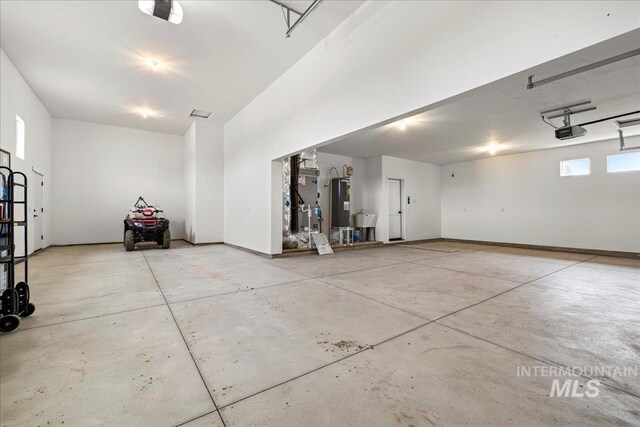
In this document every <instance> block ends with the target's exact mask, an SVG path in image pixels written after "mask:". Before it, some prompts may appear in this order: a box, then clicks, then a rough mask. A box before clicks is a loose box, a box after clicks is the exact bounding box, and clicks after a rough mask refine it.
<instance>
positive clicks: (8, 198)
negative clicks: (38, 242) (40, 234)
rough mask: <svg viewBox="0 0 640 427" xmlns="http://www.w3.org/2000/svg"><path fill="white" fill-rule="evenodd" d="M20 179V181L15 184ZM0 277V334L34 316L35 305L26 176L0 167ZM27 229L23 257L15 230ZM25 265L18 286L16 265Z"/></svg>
mask: <svg viewBox="0 0 640 427" xmlns="http://www.w3.org/2000/svg"><path fill="white" fill-rule="evenodd" d="M16 178H17V181H16ZM0 180H1V182H0V184H1V188H2V192H1V194H0V208H1V215H0V268H1V269H2V270H1V271H0V274H2V279H3V282H4V283H3V284H2V285H3V286H2V287H3V289H1V290H2V293H1V294H0V332H12V331H14V330H16V329H17V328H18V326H20V317H28V316H30V315H32V314H33V312H34V311H35V309H36V306H35V305H34V304H33V303H30V302H29V298H30V292H29V285H28V284H27V282H28V278H29V256H28V244H29V233H28V229H29V227H28V223H27V212H28V210H27V194H28V191H27V176H26V175H25V174H23V173H22V172H14V171H13V170H11V169H10V168H8V167H6V166H0ZM16 188H19V189H21V190H22V191H21V193H22V200H16ZM16 205H18V206H23V208H22V213H23V214H22V218H21V219H16ZM16 227H23V228H24V233H23V234H24V255H16V245H15V234H16V233H15V229H16ZM22 263H24V281H21V282H18V283H17V284H16V265H18V264H22Z"/></svg>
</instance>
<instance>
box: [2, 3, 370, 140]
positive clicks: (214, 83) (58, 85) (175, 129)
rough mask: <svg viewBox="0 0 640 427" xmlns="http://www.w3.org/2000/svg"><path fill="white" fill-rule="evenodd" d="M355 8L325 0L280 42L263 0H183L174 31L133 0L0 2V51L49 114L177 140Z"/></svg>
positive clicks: (234, 109) (246, 96) (220, 119)
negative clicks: (195, 115) (197, 116)
mask: <svg viewBox="0 0 640 427" xmlns="http://www.w3.org/2000/svg"><path fill="white" fill-rule="evenodd" d="M283 3H286V4H287V5H288V6H291V7H293V8H295V9H297V10H300V11H304V10H305V9H306V8H307V7H308V5H309V4H311V1H288V2H283ZM362 3H363V1H326V2H323V3H322V4H321V5H320V6H319V7H318V8H317V9H316V10H315V11H314V12H313V13H312V14H311V15H310V16H309V17H308V18H307V20H305V21H304V22H303V23H302V24H301V25H300V26H299V27H298V28H297V29H296V30H295V31H294V33H293V34H292V36H291V38H288V39H285V37H284V34H285V31H286V25H285V22H284V19H283V13H282V10H281V8H280V7H279V6H278V5H276V4H273V3H271V2H269V1H267V0H255V1H183V0H180V4H181V5H182V8H183V10H184V20H183V22H182V23H181V24H179V25H174V24H171V23H168V22H165V21H162V20H161V19H158V18H155V17H151V16H148V15H145V14H143V13H142V12H141V11H140V10H139V9H138V2H137V1H111V0H107V1H22V0H21V1H6V0H3V1H1V2H0V46H1V47H2V49H3V50H4V51H5V53H6V54H7V56H8V57H9V58H10V59H11V61H12V62H13V63H14V64H15V66H16V68H18V70H19V71H20V72H21V74H22V75H23V77H24V78H25V80H26V81H27V83H28V84H29V85H30V86H31V88H32V89H33V90H34V92H35V93H36V94H37V95H38V97H39V98H40V100H41V101H42V102H43V104H44V105H45V107H46V108H47V110H48V111H49V112H50V113H51V114H52V115H53V116H54V117H60V118H70V119H76V120H82V121H89V122H96V123H105V124H111V125H117V126H124V127H131V128H138V129H147V130H154V131H160V132H167V133H174V134H183V133H184V132H185V131H186V129H187V128H188V127H189V126H190V124H191V122H192V120H193V119H190V118H189V114H190V113H191V111H192V110H193V109H194V108H197V109H200V110H206V111H209V112H211V113H212V116H211V119H210V120H213V121H214V122H216V123H218V124H224V123H225V122H226V121H228V120H229V119H230V118H232V117H233V116H234V115H235V114H236V113H238V112H239V111H240V110H241V109H242V108H243V107H244V106H245V105H247V104H248V103H249V102H250V101H251V100H252V99H253V98H255V97H256V96H257V95H258V94H259V93H260V92H262V91H263V90H264V89H265V88H266V87H268V86H269V85H270V84H271V83H272V82H273V81H275V80H276V79H277V78H278V77H279V76H280V75H281V74H282V73H283V72H284V71H286V70H287V69H288V68H289V67H291V66H292V65H293V64H294V63H295V62H296V61H297V60H298V59H300V58H301V57H302V56H303V55H304V54H305V53H306V52H308V51H309V50H310V49H312V48H313V47H314V46H315V45H316V44H317V43H318V42H320V41H321V40H322V39H323V38H324V37H325V36H326V35H327V34H328V33H329V32H331V31H332V30H333V29H334V28H335V27H337V26H338V25H339V24H340V23H341V22H342V21H344V20H345V19H346V18H347V17H348V16H349V15H350V14H351V13H352V12H353V11H354V10H355V9H357V8H358V7H359V6H360V5H361V4H362ZM149 60H155V61H158V62H160V64H161V68H160V69H159V70H157V71H153V69H152V67H151V66H150V64H149V62H148V61H149ZM142 110H147V111H148V113H149V117H147V118H144V117H143V116H142V114H141V111H142Z"/></svg>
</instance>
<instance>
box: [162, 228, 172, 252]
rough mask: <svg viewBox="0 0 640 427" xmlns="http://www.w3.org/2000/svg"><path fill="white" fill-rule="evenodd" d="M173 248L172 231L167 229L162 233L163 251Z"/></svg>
mask: <svg viewBox="0 0 640 427" xmlns="http://www.w3.org/2000/svg"><path fill="white" fill-rule="evenodd" d="M169 247H171V231H169V229H168V228H167V229H166V230H164V232H163V233H162V249H169Z"/></svg>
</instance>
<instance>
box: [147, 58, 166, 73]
mask: <svg viewBox="0 0 640 427" xmlns="http://www.w3.org/2000/svg"><path fill="white" fill-rule="evenodd" d="M147 63H148V64H149V66H150V67H151V69H152V70H153V71H158V70H159V69H161V68H162V64H161V63H160V62H159V61H156V60H155V59H147Z"/></svg>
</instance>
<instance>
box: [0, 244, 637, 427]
mask: <svg viewBox="0 0 640 427" xmlns="http://www.w3.org/2000/svg"><path fill="white" fill-rule="evenodd" d="M30 266H31V267H32V268H31V270H32V275H31V279H30V284H31V286H32V300H33V301H34V302H35V303H36V305H37V310H36V313H35V314H34V315H33V316H32V317H30V318H26V319H23V321H22V324H21V327H20V329H19V330H18V331H17V332H15V333H13V334H7V335H2V336H0V397H1V398H0V421H1V422H0V424H1V425H8V426H11V425H19V426H25V425H42V426H46V425H59V426H62V425H64V426H75V425H77V426H85V425H105V426H116V425H117V426H125V425H145V426H146V425H154V426H155V425H167V426H169V425H183V424H184V425H191V426H201V425H213V426H221V425H225V424H226V425H239V426H244V425H272V426H297V425H314V426H324V425H331V426H343V425H345V426H346V425H366V426H369V425H403V426H410V425H414V426H419V425H430V424H434V425H462V424H473V425H477V424H494V425H506V424H508V425H533V424H535V425H546V424H556V425H558V424H583V425H606V424H615V425H638V424H640V410H639V409H638V408H640V398H639V397H638V396H640V384H639V379H638V376H637V375H636V376H633V375H630V374H629V369H631V373H633V372H632V369H633V368H634V367H636V368H637V367H638V366H639V365H640V361H639V360H638V358H639V357H640V348H639V347H638V342H640V335H639V332H638V331H639V329H638V328H637V325H638V324H639V322H638V320H640V314H639V313H638V310H639V307H640V290H639V286H638V284H639V283H640V261H639V260H634V259H620V258H611V257H593V256H589V255H579V254H565V253H558V252H547V251H540V250H529V249H527V250H523V249H513V248H504V247H498V246H488V245H478V244H467V243H462V242H425V243H418V244H415V245H413V244H412V245H411V246H410V247H407V246H405V245H404V244H402V245H392V246H385V247H381V248H372V249H366V250H359V251H354V252H347V253H340V254H336V255H333V256H323V257H320V256H317V255H316V256H305V257H299V258H290V259H274V260H270V259H266V258H263V257H260V256H256V255H253V254H251V253H248V252H245V251H241V250H238V249H236V248H232V247H229V246H225V245H204V246H197V247H196V246H193V245H190V244H187V243H185V242H179V241H175V242H173V243H172V248H171V249H169V250H162V249H159V248H158V247H157V246H155V245H141V246H140V247H139V248H138V249H137V250H136V251H134V252H125V251H124V248H123V247H122V245H121V244H109V245H95V246H94V245H92V246H75V247H56V248H49V249H47V250H45V251H43V252H41V253H39V254H38V255H37V256H34V257H32V259H31V264H30ZM434 319H437V320H436V321H435V322H434V321H433V320H434ZM576 365H578V366H586V367H589V366H592V367H593V366H602V365H606V366H610V367H618V368H621V369H623V370H624V369H627V371H626V372H623V371H614V372H612V373H604V374H599V375H594V376H593V377H594V378H597V379H598V380H599V381H600V382H601V384H600V385H599V386H597V387H596V388H597V390H598V394H597V395H596V396H594V397H587V396H585V395H584V394H583V393H582V394H581V391H583V390H590V389H589V388H588V387H589V384H588V383H587V381H589V380H590V379H591V377H588V376H586V377H585V376H579V377H575V376H570V377H567V378H565V377H562V378H558V377H557V376H548V375H547V376H541V375H532V376H522V375H519V369H520V368H523V367H525V368H526V367H529V368H532V367H538V368H547V369H550V368H552V367H556V368H557V367H558V366H576ZM556 379H557V380H560V379H561V380H562V381H563V382H564V381H565V380H566V379H568V380H570V381H572V382H573V381H576V380H577V382H576V383H575V386H576V387H577V389H576V390H577V392H578V394H579V395H580V394H581V396H582V397H578V396H574V397H570V396H563V397H551V396H550V394H551V388H552V386H553V383H554V380H556ZM572 384H573V383H572ZM567 390H569V389H567ZM572 396H573V395H572ZM218 409H219V411H218Z"/></svg>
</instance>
